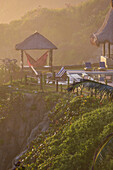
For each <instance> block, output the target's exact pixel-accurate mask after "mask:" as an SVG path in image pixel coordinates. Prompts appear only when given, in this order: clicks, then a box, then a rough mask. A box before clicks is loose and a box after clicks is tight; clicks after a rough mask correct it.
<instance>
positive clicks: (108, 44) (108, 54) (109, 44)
mask: <svg viewBox="0 0 113 170" xmlns="http://www.w3.org/2000/svg"><path fill="white" fill-rule="evenodd" d="M108 58H110V43H108Z"/></svg>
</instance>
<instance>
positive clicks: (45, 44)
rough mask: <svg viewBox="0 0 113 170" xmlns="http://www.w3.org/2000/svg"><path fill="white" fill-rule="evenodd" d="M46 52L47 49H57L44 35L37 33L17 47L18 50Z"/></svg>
mask: <svg viewBox="0 0 113 170" xmlns="http://www.w3.org/2000/svg"><path fill="white" fill-rule="evenodd" d="M35 49H36V50H37V49H39V50H42V49H44V50H46V49H57V47H56V46H55V45H54V44H53V43H52V42H50V41H49V40H48V39H47V38H45V37H44V36H43V35H41V34H39V33H38V32H35V33H34V34H32V35H31V36H29V37H28V38H26V39H25V40H24V41H22V42H21V43H19V44H17V45H16V50H35Z"/></svg>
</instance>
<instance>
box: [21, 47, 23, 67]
mask: <svg viewBox="0 0 113 170" xmlns="http://www.w3.org/2000/svg"><path fill="white" fill-rule="evenodd" d="M21 70H23V50H21Z"/></svg>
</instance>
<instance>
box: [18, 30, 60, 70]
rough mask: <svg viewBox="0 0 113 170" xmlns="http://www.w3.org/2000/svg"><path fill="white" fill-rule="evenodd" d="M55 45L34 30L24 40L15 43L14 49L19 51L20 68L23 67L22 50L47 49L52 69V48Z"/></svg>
mask: <svg viewBox="0 0 113 170" xmlns="http://www.w3.org/2000/svg"><path fill="white" fill-rule="evenodd" d="M55 49H57V47H56V46H55V45H54V44H53V43H52V42H50V41H49V40H48V39H47V38H45V37H44V36H43V35H41V34H39V33H38V32H35V33H34V34H32V35H31V36H29V37H28V38H26V39H25V40H24V41H22V42H21V43H19V44H16V50H20V51H21V68H22V69H23V52H24V50H48V51H49V66H50V68H51V70H52V61H53V50H55Z"/></svg>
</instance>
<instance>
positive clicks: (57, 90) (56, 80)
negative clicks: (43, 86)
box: [56, 80, 58, 92]
mask: <svg viewBox="0 0 113 170" xmlns="http://www.w3.org/2000/svg"><path fill="white" fill-rule="evenodd" d="M56 92H58V80H56Z"/></svg>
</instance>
